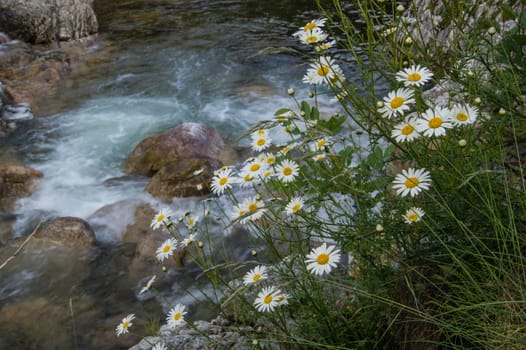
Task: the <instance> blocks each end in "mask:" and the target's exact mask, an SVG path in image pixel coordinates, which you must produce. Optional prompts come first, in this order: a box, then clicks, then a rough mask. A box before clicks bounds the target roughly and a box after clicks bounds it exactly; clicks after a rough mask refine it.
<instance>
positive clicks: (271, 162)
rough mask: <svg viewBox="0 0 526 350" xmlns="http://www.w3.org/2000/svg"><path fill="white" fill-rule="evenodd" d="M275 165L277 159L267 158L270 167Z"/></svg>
mask: <svg viewBox="0 0 526 350" xmlns="http://www.w3.org/2000/svg"><path fill="white" fill-rule="evenodd" d="M274 163H276V158H274V157H269V158H267V164H268V165H272V164H274Z"/></svg>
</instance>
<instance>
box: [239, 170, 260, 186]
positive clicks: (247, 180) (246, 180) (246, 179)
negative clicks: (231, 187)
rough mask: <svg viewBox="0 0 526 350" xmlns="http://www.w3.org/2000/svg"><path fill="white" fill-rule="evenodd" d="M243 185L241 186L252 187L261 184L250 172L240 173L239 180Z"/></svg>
mask: <svg viewBox="0 0 526 350" xmlns="http://www.w3.org/2000/svg"><path fill="white" fill-rule="evenodd" d="M237 182H239V183H240V184H241V186H244V187H246V186H251V185H254V184H256V183H258V182H259V179H256V178H255V177H254V175H252V174H251V173H250V172H247V173H240V174H239V178H238V180H237Z"/></svg>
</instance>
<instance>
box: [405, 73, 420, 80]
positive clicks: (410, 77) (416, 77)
mask: <svg viewBox="0 0 526 350" xmlns="http://www.w3.org/2000/svg"><path fill="white" fill-rule="evenodd" d="M420 79H422V76H421V75H420V74H418V73H417V72H414V73H411V74H409V75H408V76H407V80H409V81H420Z"/></svg>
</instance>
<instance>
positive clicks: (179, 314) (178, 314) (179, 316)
mask: <svg viewBox="0 0 526 350" xmlns="http://www.w3.org/2000/svg"><path fill="white" fill-rule="evenodd" d="M180 318H181V313H180V312H177V313H176V314H175V315H174V320H176V321H179V319H180Z"/></svg>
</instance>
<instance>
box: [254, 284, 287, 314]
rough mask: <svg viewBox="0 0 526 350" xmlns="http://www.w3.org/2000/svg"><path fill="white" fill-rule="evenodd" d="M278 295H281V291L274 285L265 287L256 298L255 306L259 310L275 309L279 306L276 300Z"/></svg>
mask: <svg viewBox="0 0 526 350" xmlns="http://www.w3.org/2000/svg"><path fill="white" fill-rule="evenodd" d="M278 295H281V291H280V290H279V289H276V288H275V287H273V286H270V287H265V288H263V289H262V290H261V291H260V292H259V293H258V296H257V298H256V300H254V306H255V307H256V309H257V310H258V311H259V312H267V311H274V308H275V307H276V306H278V301H277V300H276V299H277V297H278Z"/></svg>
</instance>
